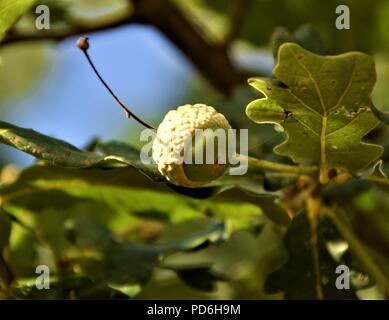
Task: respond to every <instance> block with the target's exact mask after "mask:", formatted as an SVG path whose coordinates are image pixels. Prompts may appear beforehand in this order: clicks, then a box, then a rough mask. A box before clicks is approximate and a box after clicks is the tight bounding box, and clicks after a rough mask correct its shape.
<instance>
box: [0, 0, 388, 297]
mask: <svg viewBox="0 0 389 320" xmlns="http://www.w3.org/2000/svg"><path fill="white" fill-rule="evenodd" d="M73 2H74V1H73ZM33 3H34V1H32V0H24V1H23V0H17V1H10V0H3V1H1V3H0V41H1V40H3V39H4V37H5V34H6V32H7V31H8V30H10V28H12V27H13V25H14V24H15V22H16V21H17V20H18V19H19V17H21V16H22V15H23V13H24V12H26V11H28V9H29V8H30V9H31V8H32V4H33ZM42 3H44V4H47V5H49V6H50V9H51V14H52V16H51V17H52V23H53V30H51V31H48V32H53V34H61V32H65V33H66V31H68V29H67V28H68V27H69V30H73V29H72V27H71V26H72V25H74V26H76V27H77V28H81V29H82V28H86V30H89V29H91V30H93V27H94V26H96V27H98V28H100V27H101V26H103V25H104V24H105V23H106V24H107V25H111V24H112V25H116V23H117V21H119V22H118V24H120V23H121V22H120V19H122V17H126V19H127V18H128V17H129V16H130V15H131V14H132V13H133V12H136V10H137V4H135V3H134V6H133V7H132V4H131V3H130V2H127V1H121V0H117V1H116V0H115V1H111V2H109V3H108V2H107V1H101V0H88V1H78V2H77V1H76V2H74V3H72V4H70V3H69V5H68V4H67V3H66V2H62V1H55V0H50V1H44V2H42ZM172 3H173V5H174V4H175V5H177V6H178V8H179V9H180V10H177V12H173V13H174V15H177V16H178V17H179V18H180V19H182V21H181V22H180V23H181V24H182V25H183V26H185V27H187V28H188V30H189V32H190V34H191V35H192V36H191V37H188V38H189V39H194V40H196V39H197V40H196V41H194V42H196V43H197V42H198V43H200V49H201V50H197V51H198V52H196V50H195V49H196V47H195V45H194V44H193V43H191V45H193V46H194V47H193V48H191V46H189V47H186V46H185V43H184V44H182V43H181V42H185V37H184V36H183V35H184V33H185V32H188V30H186V31H185V30H181V29H180V30H179V31H180V33H179V34H178V35H179V36H178V37H177V39H178V42H179V44H180V45H181V46H182V48H183V49H184V50H183V51H185V53H186V54H187V55H188V57H190V58H192V59H193V56H194V55H196V54H198V53H199V52H201V55H200V60H203V59H206V58H207V57H208V56H207V54H205V53H207V52H206V50H208V49H209V50H210V52H211V53H212V52H213V50H215V52H216V56H215V57H216V58H217V57H218V55H217V54H219V53H220V52H221V53H222V54H223V53H226V52H227V51H228V52H230V53H232V55H234V54H235V50H234V49H235V44H238V45H239V46H241V47H242V48H243V47H244V48H245V49H244V50H247V52H249V53H251V52H254V51H255V50H256V49H253V45H263V44H265V43H267V42H268V40H269V36H270V35H272V36H271V39H270V42H271V45H272V49H273V56H274V58H275V59H276V60H277V61H276V62H277V63H276V66H275V69H274V77H275V78H272V79H268V78H252V79H250V80H249V83H250V85H251V86H253V87H254V88H255V89H256V90H257V91H260V93H261V95H262V97H261V98H260V99H256V97H255V96H254V94H255V93H256V92H249V91H248V89H249V88H246V89H242V88H241V89H240V91H239V92H236V93H235V96H234V97H233V98H231V97H228V100H227V101H225V100H224V101H223V102H220V101H219V103H215V106H220V107H219V111H220V112H222V113H223V114H224V115H225V116H226V117H227V118H228V119H229V120H230V123H231V124H232V126H233V127H234V128H249V129H250V137H249V150H250V157H247V160H248V163H249V170H248V172H247V174H246V175H244V176H241V177H232V176H228V175H227V174H226V175H224V176H222V177H221V178H219V179H216V180H214V181H212V182H211V183H210V184H208V185H206V186H204V187H201V188H185V187H182V186H176V185H172V184H170V183H169V182H168V181H167V180H166V179H165V178H164V176H162V175H161V174H160V173H159V171H158V170H157V168H156V165H155V164H153V163H152V164H144V163H142V162H141V160H140V151H139V150H137V149H136V148H134V147H132V146H131V145H128V144H126V143H123V142H119V141H110V142H105V143H103V142H100V141H97V142H96V143H94V144H93V145H92V146H90V147H88V148H86V149H85V150H83V149H80V148H77V147H75V146H74V145H72V144H70V143H68V142H65V141H62V140H59V139H55V138H52V137H50V136H47V135H44V134H41V133H39V132H36V131H34V130H32V129H25V128H21V127H17V126H14V125H12V124H9V123H6V122H3V121H0V143H3V144H6V145H8V146H11V147H13V148H16V149H18V150H21V151H23V152H25V153H28V154H30V155H32V156H33V157H35V158H36V159H37V160H38V162H37V163H35V164H33V165H31V166H29V167H28V168H25V169H23V170H22V171H21V172H19V173H18V174H17V175H16V174H15V173H14V172H13V170H10V168H7V167H4V168H2V170H1V171H0V298H21V299H84V298H119V299H128V298H155V297H161V298H166V297H169V298H170V297H172V298H186V297H188V298H193V297H199V298H212V297H215V298H262V297H265V298H281V297H283V298H286V299H357V298H371V297H375V298H388V297H389V257H388V252H389V237H388V234H389V232H388V231H389V216H388V212H389V203H388V201H387V192H388V186H389V180H388V159H389V156H388V148H387V147H388V144H387V137H388V134H389V131H387V127H386V126H385V125H382V124H388V122H389V121H388V114H387V112H386V111H384V110H385V106H384V105H383V104H385V101H386V100H387V99H384V94H385V93H386V87H385V79H384V78H385V76H386V74H385V72H386V71H385V72H382V70H384V69H385V68H386V66H387V61H386V60H387V59H386V58H387V57H386V56H384V55H377V56H374V60H373V58H372V57H371V56H369V55H367V54H364V53H361V52H348V53H343V54H341V55H338V56H328V55H327V56H326V55H325V54H328V53H329V52H331V53H337V52H344V51H349V50H351V49H352V50H355V49H363V50H364V51H367V50H370V49H371V47H372V46H373V45H374V48H384V47H385V48H386V47H387V45H386V44H381V43H380V41H377V39H385V38H386V37H387V35H386V34H385V32H383V30H386V29H385V28H383V27H382V26H384V25H385V19H384V18H385V15H386V11H387V10H386V11H385V12H384V10H381V11H382V14H380V16H379V19H378V20H379V22H377V23H376V21H375V19H374V17H375V16H374V14H373V12H374V11H379V10H378V9H379V8H384V9H385V8H386V7H387V5H386V4H385V3H384V2H383V0H379V1H375V2H374V5H373V7H374V9H375V10H369V11H368V10H366V6H367V5H368V6H369V9H371V8H372V7H371V6H372V4H371V3H367V2H366V3H364V2H355V1H354V2H352V1H348V0H346V2H345V4H347V5H349V6H350V8H351V11H352V14H353V20H352V24H353V26H352V30H349V31H347V32H346V31H345V32H336V33H334V32H333V30H334V27H333V24H332V23H331V24H328V21H333V19H334V10H333V9H334V8H335V5H337V3H336V1H335V0H330V1H327V2H326V3H325V4H324V3H323V2H320V1H301V0H296V1H294V0H287V1H286V0H283V1H236V2H235V1H225V0H223V1H221V0H218V1H214V0H213V1H206V0H192V1H182V0H175V1H172ZM318 6H320V10H319V9H318V8H319V7H318ZM291 10H293V14H292V15H291V14H290V12H291ZM145 11H147V10H145ZM150 12H151V11H150ZM137 14H138V15H139V16H140V17H141V18H142V19H144V20H153V19H152V18H153V17H149V19H145V17H143V16H142V15H143V14H145V15H146V16H147V14H149V13H148V12H136V14H135V19H137V18H138V17H137ZM25 17H26V19H25V20H26V21H21V22H22V24H23V23H25V25H26V26H27V25H28V24H30V25H32V22H33V11H32V10H30V16H25ZM307 17H308V18H307ZM311 17H312V19H313V20H314V21H313V22H315V23H312V21H311V20H312V19H311ZM362 18H363V19H362ZM163 19H164V17H161V20H160V19H156V20H157V22H156V23H155V24H156V25H157V27H160V28H161V30H162V29H163V30H162V31H164V32H165V33H166V34H167V35H168V38H169V39H172V40H174V39H176V34H175V32H176V31H175V30H174V28H173V29H170V28H171V26H172V25H174V22H173V23H170V21H171V20H169V23H168V24H165V23H164V20H163ZM128 20H130V19H128ZM244 20H245V21H244ZM359 20H361V21H362V20H363V21H364V23H363V24H357V23H356V21H359ZM381 20H382V21H381ZM126 21H127V20H126ZM324 21H326V22H325V23H324ZM187 22H189V24H187ZM375 24H378V26H376V25H375ZM178 25H180V24H178ZM280 25H285V26H286V27H280ZM329 25H330V28H329V27H328V26H329ZM372 25H374V28H372V27H371V26H372ZM19 26H20V25H19ZM161 26H163V27H161ZM190 26H191V27H190ZM368 26H370V28H369V27H368ZM165 27H166V29H169V30H165ZM192 27H193V28H192ZM276 27H277V28H276ZM376 28H381V29H382V30H381V34H379V35H378V36H376V35H374V36H373V33H372V32H370V31H371V30H372V29H376ZM274 29H275V30H274ZM288 29H289V30H295V31H294V32H289V31H288ZM15 30H16V33H14V34H12V36H15V35H16V37H17V36H18V32H19V28H18V26H16V29H15ZM35 31H36V32H35ZM35 31H34V33H33V35H34V36H38V37H39V36H40V35H41V34H40V31H37V30H35ZM318 31H319V32H320V35H321V36H323V37H319V35H318ZM57 32H58V33H57ZM181 33H182V34H181ZM21 35H23V33H21ZM193 36H194V38H193ZM197 37H198V38H197ZM236 39H238V40H239V41H236V42H235V40H236ZM242 40H243V41H242ZM247 41H249V42H250V44H251V45H250V44H247V43H244V42H247ZM179 47H180V46H179ZM25 48H28V49H25ZM15 49H17V50H16V51H14V50H15ZM192 49H194V52H191V51H192ZM230 49H232V50H230ZM8 50H9V51H8ZM18 50H22V51H23V54H20V52H19V54H15V53H18ZM25 50H28V51H26V53H25ZM204 50H205V51H204ZM219 50H220V52H219ZM261 50H262V48H261ZM269 52H270V51H269ZM1 54H2V55H3V56H4V63H7V65H6V67H5V68H4V69H3V71H4V75H3V76H1V75H0V80H1V78H2V79H3V82H4V81H7V80H8V78H9V77H10V75H11V74H12V75H13V76H14V78H13V81H14V83H16V82H18V83H17V85H14V83H13V82H12V81H9V82H7V83H6V84H4V85H3V86H2V88H1V89H0V95H1V97H0V100H1V99H2V98H4V97H5V98H7V97H9V96H15V95H20V91H21V90H24V89H25V88H27V89H28V88H30V87H29V84H30V83H31V80H32V79H33V78H34V77H36V75H39V73H40V72H41V69H42V68H41V67H42V63H44V62H45V61H44V60H42V59H41V58H42V56H41V52H40V50H38V51H36V52H35V51H33V50H32V47H30V46H25V45H24V44H22V45H21V46H20V47H17V48H16V47H6V48H4V49H2V52H1ZM24 54H28V57H29V59H25V55H24ZM210 56H212V54H211V55H210ZM226 56H227V55H226ZM222 57H224V56H223V55H222ZM225 58H226V59H227V60H226V61H227V62H232V61H228V58H227V57H225ZM32 59H34V63H33V66H29V69H28V70H27V69H26V67H25V65H24V64H22V63H20V61H21V60H26V61H27V60H28V62H29V64H31V61H32ZM212 59H214V58H212ZM261 59H263V57H262V58H261ZM213 61H215V60H213ZM258 61H259V60H258ZM261 61H262V60H261ZM375 61H376V62H377V71H379V72H378V74H379V75H380V73H381V75H380V76H379V77H378V82H379V83H378V90H375V92H374V94H373V101H374V104H373V102H372V100H371V95H372V91H373V87H374V85H375V82H376V70H375V68H376V67H375ZM35 62H36V63H35ZM211 62H212V61H211ZM16 64H17V65H18V66H17V67H16V66H15V65H16ZM197 64H199V65H200V66H201V62H200V63H199V62H197ZM231 64H233V63H231ZM262 68H263V67H262ZM258 69H261V67H259V68H258ZM265 69H266V68H265ZM232 70H234V69H232ZM236 71H237V74H240V73H239V70H236ZM249 71H252V70H249ZM203 72H204V70H203ZM24 73H27V74H26V75H24ZM205 73H206V72H205ZM251 73H252V72H250V74H251ZM268 73H269V72H268V71H266V72H263V74H268ZM21 75H22V76H21ZM207 76H208V78H210V79H213V78H214V75H207ZM19 78H20V79H19ZM22 78H23V79H22ZM19 80H23V81H25V82H23V83H21V82H20V81H19ZM19 82H20V83H19ZM204 91H205V90H204ZM15 93H16V94H15ZM213 94H214V93H212V94H211V93H209V92H206V93H205V94H204V92H201V94H200V96H201V98H202V99H203V100H207V101H209V96H210V95H213ZM198 97H199V95H197V94H196V98H197V99H198ZM254 99H256V100H254ZM253 100H254V101H253ZM1 101H3V100H1ZM246 104H248V106H247V109H246V114H247V116H248V117H249V118H250V119H251V120H253V122H255V123H259V124H262V125H261V126H257V125H256V124H255V123H249V122H248V121H247V118H246V117H245V115H244V111H243V106H244V105H246ZM375 105H377V106H375ZM266 124H270V126H269V125H266ZM274 126H275V128H276V129H277V133H275V134H274V132H273V127H274ZM381 144H382V145H383V146H384V148H383V147H381ZM275 145H276V146H275ZM274 146H275V147H274ZM381 156H382V158H381V159H379V158H380V157H381ZM293 162H294V163H293ZM296 164H297V165H296ZM39 264H44V265H47V266H49V267H50V271H51V278H50V286H51V289H50V290H38V289H37V288H36V285H35V279H36V276H37V275H36V273H35V268H36V266H37V265H39ZM339 265H346V266H347V267H349V269H350V272H351V289H350V290H339V289H338V288H337V287H336V280H337V277H338V275H339V274H337V273H336V267H337V266H339ZM166 279H167V280H166ZM177 288H179V289H177ZM367 290H369V292H368V293H367ZM265 291H266V292H265Z"/></svg>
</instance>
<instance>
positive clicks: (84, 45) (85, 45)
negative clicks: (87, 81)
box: [77, 37, 155, 130]
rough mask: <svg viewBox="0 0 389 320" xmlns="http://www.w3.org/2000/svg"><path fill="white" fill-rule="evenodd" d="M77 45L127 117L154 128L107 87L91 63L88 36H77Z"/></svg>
mask: <svg viewBox="0 0 389 320" xmlns="http://www.w3.org/2000/svg"><path fill="white" fill-rule="evenodd" d="M77 47H78V48H79V49H80V50H81V51H82V52H83V53H84V55H85V57H86V59H87V60H88V63H89V65H90V66H91V67H92V69H93V71H94V73H95V74H96V76H97V77H98V78H99V80H100V81H101V83H102V84H103V85H104V87H105V88H106V89H107V90H108V92H109V93H110V94H111V96H112V97H113V98H114V99H115V100H116V102H117V103H118V104H119V106H120V107H121V108H122V109H123V110H124V112H125V113H126V116H127V118H129V119H131V118H133V119H134V120H136V121H137V122H138V123H140V124H141V125H143V126H144V127H146V128H149V129H153V130H155V128H153V127H152V126H151V125H149V124H148V123H146V122H145V121H143V120H142V119H140V118H139V117H137V116H136V115H135V114H134V113H132V112H131V111H130V110H129V109H128V108H127V107H126V106H125V104H124V103H123V102H122V101H121V100H120V99H119V98H118V97H117V96H116V94H115V93H114V92H113V91H112V89H111V88H110V87H109V85H108V84H107V83H106V82H105V80H104V79H103V77H102V76H101V75H100V73H99V71H98V70H97V68H96V67H95V65H94V63H93V61H92V59H91V57H90V56H89V54H88V49H89V47H90V45H89V41H88V38H87V37H81V38H79V39H78V40H77Z"/></svg>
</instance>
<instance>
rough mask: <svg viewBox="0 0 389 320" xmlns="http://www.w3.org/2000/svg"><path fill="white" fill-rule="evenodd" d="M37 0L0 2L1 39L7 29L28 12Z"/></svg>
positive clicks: (4, 0)
mask: <svg viewBox="0 0 389 320" xmlns="http://www.w3.org/2000/svg"><path fill="white" fill-rule="evenodd" d="M34 2H35V0H2V1H1V3H0V41H1V40H2V39H3V38H4V36H5V33H6V32H7V30H8V29H9V28H10V27H11V26H12V25H13V24H14V23H15V22H16V20H17V19H19V18H20V16H21V15H22V14H23V13H24V12H26V11H27V10H28V9H29V8H30V6H31V5H32V4H33V3H34Z"/></svg>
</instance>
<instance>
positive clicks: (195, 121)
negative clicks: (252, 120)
mask: <svg viewBox="0 0 389 320" xmlns="http://www.w3.org/2000/svg"><path fill="white" fill-rule="evenodd" d="M230 128H231V126H230V124H229V123H228V121H227V119H226V118H225V117H224V115H222V114H221V113H218V112H217V111H216V110H215V109H214V108H213V107H210V106H207V105H205V104H194V105H190V104H187V105H184V106H180V107H178V108H177V110H171V111H169V112H168V113H167V114H166V116H165V118H164V119H163V121H162V122H161V124H160V125H159V126H158V130H157V136H156V137H155V139H154V142H153V146H152V154H153V159H154V161H155V162H156V163H157V165H158V170H159V172H160V173H161V174H162V175H163V176H164V177H165V178H166V179H167V180H168V181H169V182H171V183H172V184H175V185H178V186H183V187H190V188H195V187H199V186H202V185H205V184H208V183H209V182H211V181H213V180H215V179H217V178H219V177H220V176H222V175H223V174H224V172H225V171H226V170H227V168H228V163H220V164H219V163H218V159H217V156H218V152H217V151H216V150H217V148H218V143H219V142H218V141H217V139H215V136H214V135H213V134H212V131H214V130H216V129H222V130H225V132H226V137H228V134H227V130H228V129H230ZM196 129H203V130H205V129H211V130H212V131H210V130H208V131H205V132H204V134H202V135H201V136H200V138H198V137H197V136H196V139H195V134H196ZM210 139H215V140H214V141H213V142H214V151H215V152H214V157H215V158H214V161H213V163H212V164H206V163H205V160H204V161H203V163H202V164H195V163H194V159H195V155H196V153H198V152H200V151H201V152H202V153H201V154H202V155H205V150H206V144H207V143H208V142H209V141H210ZM227 140H228V139H226V143H227ZM195 141H196V142H195ZM199 141H201V142H200V143H199ZM207 141H208V142H207ZM190 143H192V149H189V151H191V153H192V154H191V155H190V157H191V158H192V160H193V161H192V163H188V161H186V160H185V159H187V158H184V156H185V153H186V152H188V148H187V147H186V146H188V144H190ZM222 150H227V148H226V146H225V148H222ZM227 158H228V157H227V156H226V155H225V159H226V160H227V161H226V162H228V159H227ZM179 159H181V160H182V159H184V161H181V163H180V161H179ZM204 159H205V156H204Z"/></svg>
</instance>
